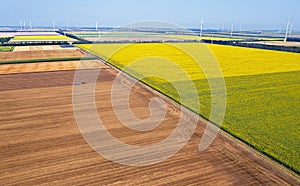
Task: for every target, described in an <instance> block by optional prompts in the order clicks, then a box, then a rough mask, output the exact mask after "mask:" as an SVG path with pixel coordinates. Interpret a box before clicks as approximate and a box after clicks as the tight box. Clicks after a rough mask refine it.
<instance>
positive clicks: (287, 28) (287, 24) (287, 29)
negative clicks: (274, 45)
mask: <svg viewBox="0 0 300 186" xmlns="http://www.w3.org/2000/svg"><path fill="white" fill-rule="evenodd" d="M290 24H291V22H290V21H289V20H288V21H287V22H286V30H285V37H284V42H287V38H288V34H289V31H290Z"/></svg>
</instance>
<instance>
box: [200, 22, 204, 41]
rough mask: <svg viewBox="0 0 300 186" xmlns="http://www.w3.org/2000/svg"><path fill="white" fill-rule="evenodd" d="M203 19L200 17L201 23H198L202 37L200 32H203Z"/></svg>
mask: <svg viewBox="0 0 300 186" xmlns="http://www.w3.org/2000/svg"><path fill="white" fill-rule="evenodd" d="M203 23H204V22H203V19H201V25H200V37H202V33H203Z"/></svg>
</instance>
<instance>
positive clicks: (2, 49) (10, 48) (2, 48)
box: [0, 46, 15, 52]
mask: <svg viewBox="0 0 300 186" xmlns="http://www.w3.org/2000/svg"><path fill="white" fill-rule="evenodd" d="M14 48H15V47H13V46H0V52H12V51H13V50H14Z"/></svg>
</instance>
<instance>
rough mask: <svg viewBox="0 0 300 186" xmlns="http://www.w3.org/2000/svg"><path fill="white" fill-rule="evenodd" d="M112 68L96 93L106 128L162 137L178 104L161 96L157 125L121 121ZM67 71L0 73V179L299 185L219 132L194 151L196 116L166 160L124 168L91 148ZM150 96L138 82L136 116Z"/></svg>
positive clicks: (126, 137)
mask: <svg viewBox="0 0 300 186" xmlns="http://www.w3.org/2000/svg"><path fill="white" fill-rule="evenodd" d="M104 67H105V66H104ZM91 72H92V70H91ZM115 74H116V71H115V70H113V69H108V68H106V67H105V69H103V70H102V71H101V73H100V74H99V77H98V82H97V88H96V93H95V95H96V97H95V100H96V105H97V109H98V113H99V116H100V117H101V119H102V120H103V122H104V123H105V126H106V127H107V128H108V130H109V132H110V133H111V134H112V135H114V136H115V137H117V138H118V139H119V140H121V141H123V142H125V143H129V144H135V145H137V144H138V145H149V144H152V143H156V142H158V141H160V140H162V139H164V138H165V137H166V136H168V135H169V134H170V133H171V132H172V131H173V130H174V128H175V126H176V124H177V121H178V119H179V115H178V114H176V113H177V106H176V105H172V104H173V103H171V102H169V101H167V100H166V101H167V102H168V105H167V107H168V110H169V111H168V112H167V114H166V118H165V120H164V122H163V123H162V125H160V126H159V127H158V128H156V129H154V130H152V131H149V132H137V131H132V130H129V129H128V128H125V127H124V126H123V125H122V124H120V122H119V121H118V120H117V118H116V116H115V115H114V113H113V111H112V103H111V94H110V92H111V87H112V83H113V81H114V79H115ZM73 77H74V71H64V72H62V71H60V72H44V73H23V74H9V75H0V97H2V98H5V99H2V100H1V102H0V161H1V164H0V170H1V174H0V183H1V185H10V184H17V185H36V184H50V185H62V184H66V185H80V184H82V185H87V184H89V185H107V184H116V185H129V184H131V185H143V184H144V185H145V184H148V185H163V184H169V185H174V184H180V185H187V184H195V185H199V184H206V185H208V184H210V185H216V184H217V185H299V184H300V182H299V178H298V177H296V176H293V175H292V174H290V173H289V172H288V171H287V170H286V169H285V168H281V167H279V166H278V165H277V164H274V163H273V162H270V160H269V159H268V158H265V157H263V156H261V155H259V154H258V153H256V151H254V150H252V149H249V148H248V147H247V146H245V145H243V144H241V143H239V142H237V141H236V140H234V139H232V138H230V137H228V136H227V135H226V134H223V133H220V134H219V135H218V136H217V138H216V140H215V141H214V142H213V144H212V145H211V146H210V147H209V148H208V149H206V150H205V151H204V152H199V151H198V148H199V141H200V137H201V135H202V133H203V129H204V127H205V124H204V123H203V122H201V121H199V125H198V126H197V129H196V133H195V134H194V135H193V136H192V138H191V140H190V141H189V142H188V144H186V145H185V147H184V148H183V149H182V150H181V151H179V152H178V153H177V154H176V155H175V156H173V157H171V158H170V159H168V160H166V161H164V162H161V163H159V164H155V165H151V166H146V167H130V166H124V165H120V164H117V163H114V162H111V161H108V160H106V159H104V158H103V157H102V156H100V155H98V154H97V153H96V152H95V151H93V150H92V148H91V147H90V146H89V145H88V144H87V143H86V141H85V140H84V139H83V137H82V135H81V133H80V131H79V129H78V126H77V124H76V121H75V118H74V115H73V107H72V83H73ZM126 81H128V80H126ZM83 86H89V84H87V85H83ZM123 86H126V85H125V84H124V85H123ZM154 96H156V94H155V93H154V92H152V91H149V90H148V89H145V88H143V86H142V85H136V88H134V89H132V91H131V95H130V100H134V101H132V102H131V103H130V106H131V108H132V109H133V110H134V114H135V115H136V116H137V117H141V118H145V117H147V116H149V114H150V113H149V109H148V104H149V101H150V99H151V98H153V97H154ZM187 125H188V123H187ZM158 131H159V132H158ZM110 148H114V147H110ZM125 153H126V152H125Z"/></svg>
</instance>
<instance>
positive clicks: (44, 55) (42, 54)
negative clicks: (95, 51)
mask: <svg viewBox="0 0 300 186" xmlns="http://www.w3.org/2000/svg"><path fill="white" fill-rule="evenodd" d="M85 55H86V54H84V53H83V52H82V51H80V50H79V49H60V50H40V51H16V52H1V54H0V62H1V61H3V62H4V61H17V60H32V59H48V58H70V57H83V56H85Z"/></svg>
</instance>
